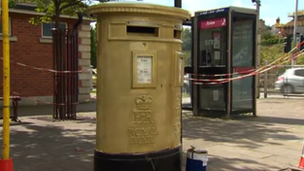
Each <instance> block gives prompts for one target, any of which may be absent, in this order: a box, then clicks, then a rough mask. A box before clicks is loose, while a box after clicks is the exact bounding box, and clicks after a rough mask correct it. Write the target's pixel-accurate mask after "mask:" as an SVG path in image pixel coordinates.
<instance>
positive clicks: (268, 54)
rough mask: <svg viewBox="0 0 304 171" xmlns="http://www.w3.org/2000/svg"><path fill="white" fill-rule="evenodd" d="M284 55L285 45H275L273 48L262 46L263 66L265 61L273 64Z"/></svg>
mask: <svg viewBox="0 0 304 171" xmlns="http://www.w3.org/2000/svg"><path fill="white" fill-rule="evenodd" d="M282 55H284V52H283V44H275V45H272V46H262V47H261V65H262V66H264V65H265V61H266V60H267V62H268V63H271V62H273V61H274V60H276V59H278V58H279V57H281V56H282Z"/></svg>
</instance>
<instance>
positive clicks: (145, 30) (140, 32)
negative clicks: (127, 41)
mask: <svg viewBox="0 0 304 171" xmlns="http://www.w3.org/2000/svg"><path fill="white" fill-rule="evenodd" d="M127 35H128V36H146V37H158V28H157V27H147V26H127Z"/></svg>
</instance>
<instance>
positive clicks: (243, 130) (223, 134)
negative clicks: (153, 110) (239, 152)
mask: <svg viewBox="0 0 304 171" xmlns="http://www.w3.org/2000/svg"><path fill="white" fill-rule="evenodd" d="M244 119H245V118H244ZM251 119H252V117H251V118H247V120H246V121H244V120H240V121H233V120H222V119H210V118H202V117H189V118H185V119H183V138H186V139H189V140H191V139H202V140H203V141H204V142H214V143H216V142H220V143H232V144H237V145H238V146H240V147H246V148H257V147H260V146H261V145H260V143H261V142H264V141H266V140H267V139H268V138H272V139H281V140H282V139H283V140H298V139H299V138H298V137H296V136H294V135H292V134H291V133H289V132H288V131H287V130H286V129H284V128H280V127H276V126H272V124H271V123H261V122H258V121H257V122H256V121H250V120H251ZM268 143H269V144H272V145H280V143H275V142H268Z"/></svg>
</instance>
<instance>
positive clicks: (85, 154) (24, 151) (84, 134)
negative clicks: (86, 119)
mask: <svg viewBox="0 0 304 171" xmlns="http://www.w3.org/2000/svg"><path fill="white" fill-rule="evenodd" d="M63 124H64V123H63ZM88 124H90V123H88ZM75 127H76V126H75ZM93 128H95V127H93ZM92 132H93V133H95V132H94V131H92V130H88V129H85V128H77V129H66V128H64V127H62V126H58V125H57V126H52V125H50V123H47V125H45V126H41V125H39V126H38V125H37V124H35V125H34V123H32V124H22V125H18V126H12V131H11V154H12V156H11V157H12V158H13V162H14V170H15V171H41V170H45V171H72V170H73V171H86V170H87V171H89V170H93V160H92V159H93V153H94V147H95V145H94V143H95V135H94V134H93V133H92Z"/></svg>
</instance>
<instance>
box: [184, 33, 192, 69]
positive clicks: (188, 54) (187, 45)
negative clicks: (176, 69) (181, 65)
mask: <svg viewBox="0 0 304 171" xmlns="http://www.w3.org/2000/svg"><path fill="white" fill-rule="evenodd" d="M191 39H192V38H191V30H190V29H189V28H183V32H182V40H183V52H184V53H185V56H184V57H185V66H189V65H191V50H192V49H191V48H192V46H191V44H192V42H191Z"/></svg>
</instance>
